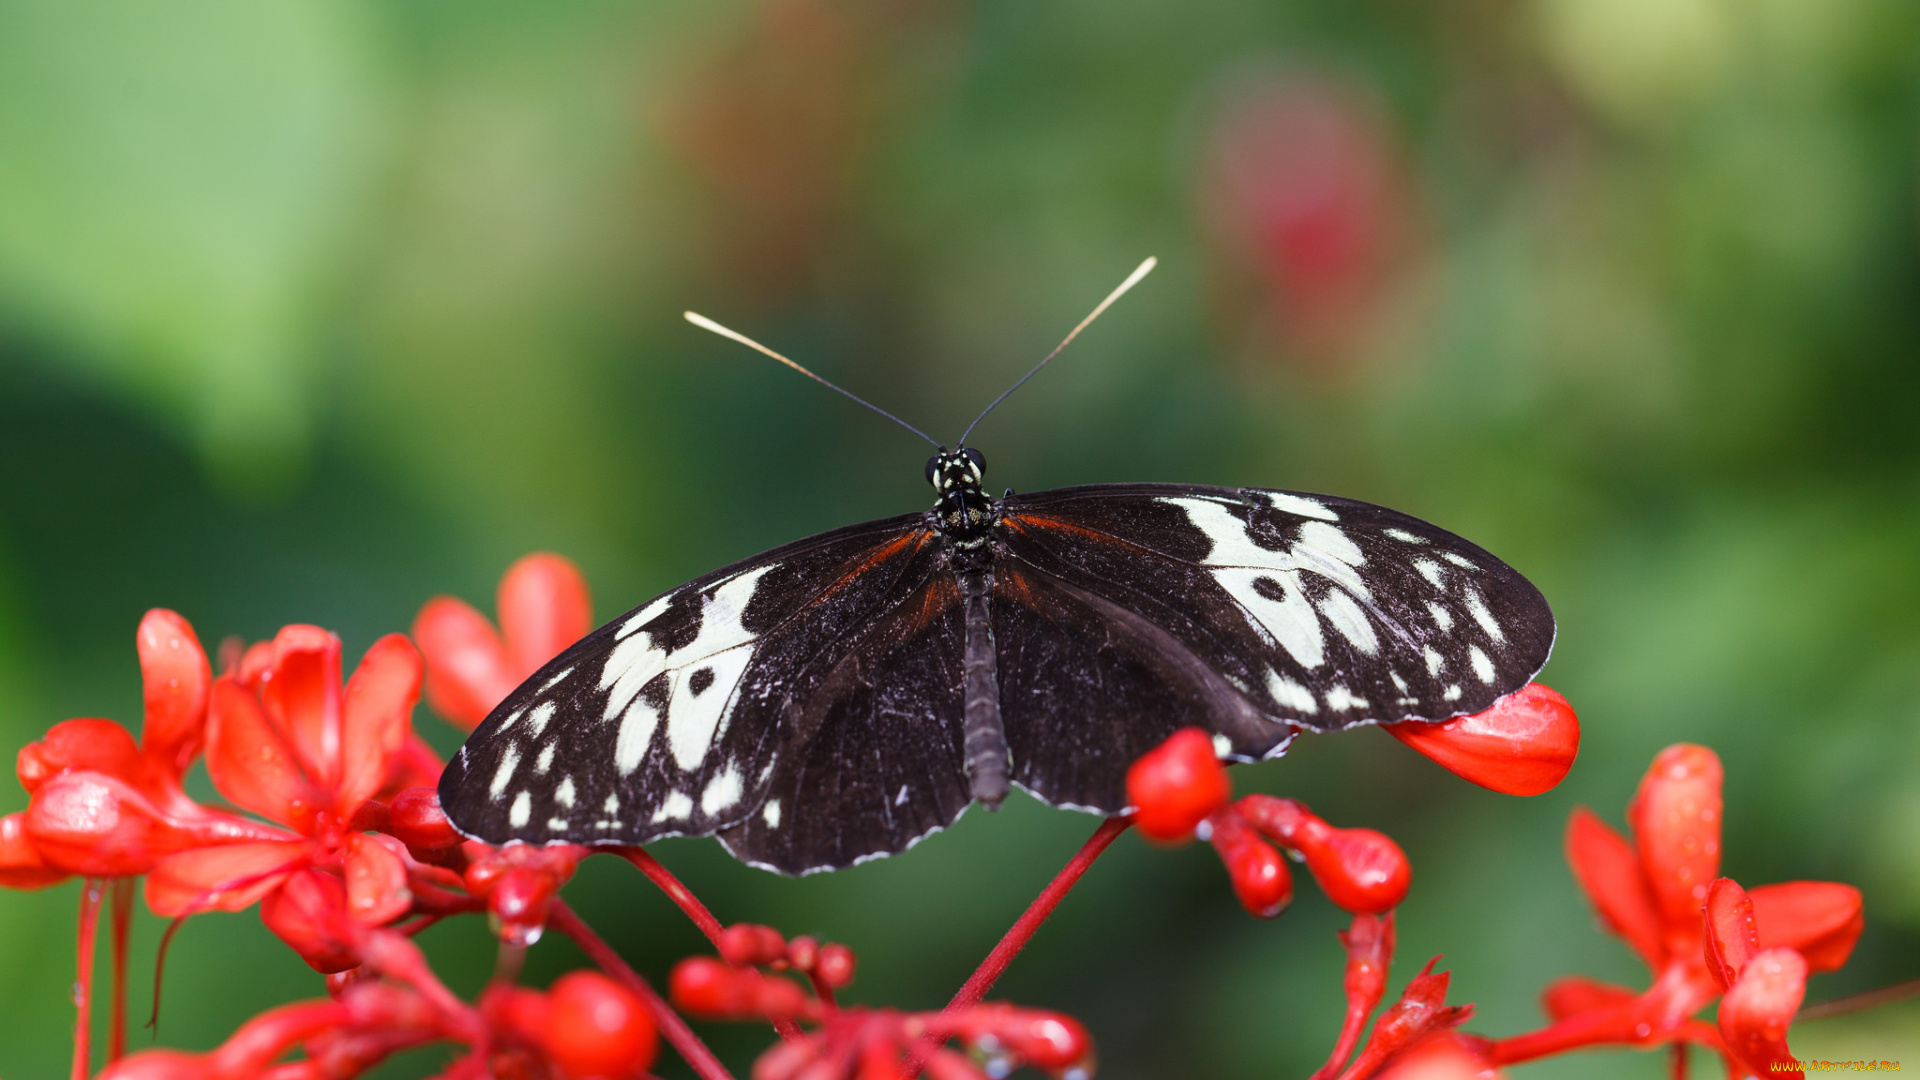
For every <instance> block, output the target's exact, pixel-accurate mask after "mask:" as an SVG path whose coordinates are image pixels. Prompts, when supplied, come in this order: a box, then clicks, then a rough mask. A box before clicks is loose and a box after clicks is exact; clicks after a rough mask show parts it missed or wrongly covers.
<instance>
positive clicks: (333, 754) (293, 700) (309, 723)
mask: <svg viewBox="0 0 1920 1080" xmlns="http://www.w3.org/2000/svg"><path fill="white" fill-rule="evenodd" d="M260 706H261V708H262V709H263V710H264V711H265V713H266V717H267V720H268V721H269V722H270V723H272V725H273V727H274V730H276V731H277V732H279V734H280V737H281V739H283V740H284V741H285V743H286V745H287V746H288V747H289V748H290V749H292V751H293V755H294V762H295V764H297V765H298V767H299V768H300V770H301V771H302V772H304V773H305V774H306V777H307V779H308V780H309V781H310V782H311V783H312V784H313V785H314V786H315V787H316V788H319V789H320V790H322V791H326V792H332V791H334V790H335V789H336V788H338V787H339V784H340V639H339V638H338V637H335V636H334V635H332V634H330V633H328V632H327V631H325V630H322V629H320V628H319V627H317V626H303V625H299V624H295V625H292V626H283V627H281V628H280V632H279V633H278V634H275V635H274V637H273V666H272V667H271V668H269V669H267V671H265V672H264V673H263V674H262V676H261V681H260Z"/></svg>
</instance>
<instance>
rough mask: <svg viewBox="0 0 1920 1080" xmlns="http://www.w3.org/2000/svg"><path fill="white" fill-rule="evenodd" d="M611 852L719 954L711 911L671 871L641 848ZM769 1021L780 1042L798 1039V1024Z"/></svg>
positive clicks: (717, 926)
mask: <svg viewBox="0 0 1920 1080" xmlns="http://www.w3.org/2000/svg"><path fill="white" fill-rule="evenodd" d="M614 851H615V852H616V853H617V854H618V855H619V856H620V857H621V858H623V859H625V860H627V861H628V862H630V863H632V864H633V865H635V866H637V867H639V868H640V872H641V873H643V874H645V875H647V880H648V881H651V882H653V883H654V884H655V885H657V886H659V887H660V891H661V892H663V893H666V894H667V899H669V900H671V901H673V902H674V904H675V905H677V906H678V907H679V908H680V910H681V911H684V912H686V915H687V918H689V919H692V920H693V925H695V926H697V927H699V928H700V932H701V933H703V934H705V935H707V940H708V941H711V942H712V943H713V951H715V952H719V951H720V932H721V929H722V928H721V926H720V920H719V919H716V918H714V917H713V912H711V911H708V910H707V905H705V904H703V903H701V902H700V898H699V897H697V896H695V895H693V890H692V889H689V888H687V887H686V886H685V885H684V884H682V883H681V881H680V879H679V878H677V877H674V876H673V871H671V870H669V869H667V868H666V867H664V866H662V865H660V860H659V859H656V858H654V857H653V856H652V855H649V854H647V849H645V848H640V847H623V848H615V849H614ZM769 1019H770V1020H771V1021H772V1023H773V1030H774V1031H776V1032H778V1033H779V1034H780V1038H781V1040H782V1041H785V1042H792V1041H793V1040H795V1039H797V1038H799V1037H800V1025H799V1024H796V1023H794V1021H793V1019H792V1018H791V1017H786V1016H775V1017H770V1018H769Z"/></svg>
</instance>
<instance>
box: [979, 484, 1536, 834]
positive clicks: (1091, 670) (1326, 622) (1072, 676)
mask: <svg viewBox="0 0 1920 1080" xmlns="http://www.w3.org/2000/svg"><path fill="white" fill-rule="evenodd" d="M996 540H997V544H996V551H995V575H996V582H995V633H996V644H997V645H998V646H999V662H1000V670H1001V688H1002V692H1001V711H1002V715H1003V718H1004V722H1005V725H1006V728H1007V734H1008V742H1009V745H1011V746H1012V747H1013V749H1014V759H1015V765H1014V768H1015V776H1016V779H1018V780H1019V781H1020V782H1021V783H1022V784H1023V786H1026V787H1028V788H1029V789H1030V790H1032V791H1034V792H1035V793H1036V794H1038V795H1040V796H1041V797H1043V798H1046V799H1048V800H1049V801H1052V802H1055V803H1062V804H1070V805H1077V806H1085V807H1089V808H1094V809H1100V810H1105V811H1109V812H1111V811H1116V810H1118V809H1120V808H1121V806H1123V805H1124V803H1125V797H1124V792H1123V791H1122V790H1121V788H1122V783H1123V777H1124V773H1125V767H1126V764H1127V763H1128V762H1130V761H1131V760H1132V759H1133V757H1135V756H1137V755H1138V753H1139V752H1140V751H1142V750H1144V749H1145V748H1146V747H1150V746H1151V745H1153V741H1152V740H1151V739H1146V740H1145V741H1146V746H1145V747H1143V746H1141V745H1139V743H1140V742H1141V741H1143V737H1142V735H1141V734H1140V733H1141V732H1156V733H1159V734H1161V735H1164V734H1165V733H1166V732H1168V731H1171V730H1173V729H1174V728H1177V727H1179V726H1184V724H1185V723H1197V724H1199V725H1200V726H1203V727H1206V728H1209V729H1210V730H1212V731H1214V732H1215V733H1216V735H1217V736H1218V737H1219V738H1218V739H1217V741H1219V742H1220V744H1221V748H1222V750H1223V752H1226V753H1227V754H1228V755H1229V756H1232V757H1236V758H1242V759H1246V758H1257V757H1261V756H1265V755H1267V754H1271V753H1274V752H1277V751H1278V750H1279V749H1280V748H1283V747H1284V745H1285V739H1286V735H1287V733H1288V731H1289V730H1290V728H1292V727H1299V728H1305V729H1311V730H1317V731H1331V730H1337V729H1339V728H1344V727H1350V726H1353V725H1355V724H1362V723H1377V722H1392V721H1399V720H1410V719H1420V720H1443V719H1447V718H1449V717H1453V716H1461V715H1466V714H1470V713H1475V712H1479V711H1481V710H1483V709H1485V708H1487V707H1488V706H1490V705H1492V704H1493V702H1494V701H1495V700H1497V699H1498V698H1500V697H1501V696H1502V695H1505V694H1507V693H1511V692H1512V691H1514V690H1517V689H1519V688H1520V687H1522V686H1525V685H1526V684H1527V682H1528V681H1529V680H1531V679H1532V677H1533V676H1534V675H1535V674H1537V673H1538V672H1539V670H1540V668H1541V667H1542V666H1544V665H1545V663H1546V660H1547V655H1548V652H1549V651H1550V650H1551V648H1552V645H1553V637H1554V622H1553V615H1552V612H1551V611H1550V610H1549V609H1548V607H1547V604H1546V601H1545V599H1544V598H1543V597H1541V595H1540V593H1539V591H1538V590H1537V589H1535V588H1534V587H1533V585H1532V584H1531V583H1530V582H1528V581H1527V580H1526V579H1525V578H1524V577H1522V576H1520V574H1519V573H1517V572H1516V571H1514V570H1513V569H1512V568H1511V567H1509V566H1507V565H1506V564H1505V563H1503V562H1501V561H1500V560H1498V559H1496V558H1494V557H1493V556H1492V555H1490V554H1488V553H1487V552H1486V551H1485V550H1483V549H1481V548H1480V547H1478V546H1476V545H1474V544H1471V543H1469V542H1467V541H1466V540H1463V539H1461V538H1460V537H1457V536H1455V535H1453V534H1452V533H1449V532H1446V531H1445V530H1443V529H1439V528H1436V527H1435V526H1433V525H1430V524H1427V523H1426V522H1423V521H1421V520H1419V519H1417V518H1414V517H1410V516H1408V515H1406V514H1402V513H1399V512H1398V511H1394V510H1389V509H1386V508H1384V507H1379V506H1374V505H1371V504H1369V503H1362V502H1357V501H1355V500H1351V499H1341V498H1335V497H1331V496H1322V495H1306V494H1301V493H1296V492H1283V491H1265V490H1257V489H1239V490H1235V489H1229V488H1214V487H1198V486H1189V485H1172V484H1129V485H1111V486H1094V487H1082V488H1062V489H1058V490H1055V491H1047V492H1039V493H1036V494H1032V495H1013V496H1009V497H1008V498H1007V499H1006V500H1005V501H1004V502H1003V504H1002V507H1001V517H1000V524H999V526H998V527H997V529H996ZM1003 626H1004V627H1005V631H1004V633H1005V638H1006V640H1005V641H1002V640H1001V636H1002V632H1003V631H1002V627H1003ZM1010 650H1011V651H1010ZM1042 657H1053V658H1055V659H1039V658H1042ZM1068 657H1071V658H1073V659H1071V660H1066V659H1065V658H1068ZM1202 672H1209V673H1211V674H1212V675H1214V676H1216V677H1217V681H1209V680H1208V679H1207V678H1206V677H1205V675H1204V674H1202ZM1076 679H1077V680H1079V683H1078V684H1074V680H1076ZM1221 683H1224V684H1225V685H1226V686H1229V687H1231V688H1232V690H1233V691H1234V692H1235V693H1232V694H1229V693H1226V692H1225V691H1224V690H1223V689H1222V687H1221V686H1220V685H1219V684H1221ZM1070 686H1071V689H1069V687H1070ZM1122 686H1125V687H1127V689H1126V691H1125V692H1120V691H1119V689H1118V688H1119V687H1122ZM1049 687H1055V688H1058V689H1059V690H1060V691H1062V692H1055V693H1049V692H1046V689H1047V688H1049ZM1236 698H1237V699H1238V700H1237V701H1236ZM1076 701H1080V702H1086V703H1088V704H1095V705H1097V707H1095V708H1088V707H1083V706H1077V705H1076ZM1249 712H1251V713H1252V714H1255V715H1257V717H1258V719H1253V718H1251V717H1250V716H1249ZM1171 716H1178V717H1180V718H1181V722H1180V723H1172V722H1171V721H1170V720H1169V719H1168V717H1171ZM1055 747H1074V748H1075V749H1074V752H1073V753H1071V754H1066V753H1059V752H1056V751H1055V749H1054V748H1055ZM1092 762H1100V763H1101V764H1098V765H1095V764H1091V763H1092Z"/></svg>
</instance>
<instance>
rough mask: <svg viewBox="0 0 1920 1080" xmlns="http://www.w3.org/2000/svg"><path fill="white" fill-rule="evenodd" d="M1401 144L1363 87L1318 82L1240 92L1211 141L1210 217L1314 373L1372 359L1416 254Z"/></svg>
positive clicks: (1206, 168) (1280, 81) (1204, 182)
mask: <svg viewBox="0 0 1920 1080" xmlns="http://www.w3.org/2000/svg"><path fill="white" fill-rule="evenodd" d="M1397 141H1398V140H1397V138H1396V136H1395V133H1394V129H1393V125H1392V121H1391V119H1390V118H1389V116H1388V114H1387V112H1386V110H1385V109H1383V108H1382V107H1381V105H1380V104H1379V102H1378V101H1377V100H1376V99H1375V97H1374V95H1373V94H1371V93H1370V92H1369V91H1368V90H1367V89H1366V88H1365V87H1363V86H1360V85H1357V84H1355V83H1354V82H1352V81H1350V80H1347V79H1343V78H1336V77H1333V76H1330V75H1327V74H1322V73H1314V72H1293V73H1289V74H1286V75H1282V76H1278V77H1274V76H1268V77H1264V78H1260V79H1257V80H1252V81H1248V82H1245V83H1243V84H1241V85H1240V86H1238V87H1235V88H1233V90H1232V92H1231V93H1230V94H1229V95H1228V97H1227V98H1226V103H1225V105H1224V107H1222V108H1221V109H1220V110H1219V112H1218V114H1217V115H1216V116H1215V118H1214V120H1213V122H1212V125H1211V128H1210V130H1209V131H1208V133H1207V136H1206V146H1205V149H1204V152H1203V153H1204V156H1203V159H1202V164H1201V168H1202V178H1201V184H1200V198H1201V202H1202V206H1201V211H1202V216H1203V217H1204V218H1205V220H1206V223H1207V225H1208V227H1209V230H1210V231H1211V232H1212V234H1213V235H1214V237H1215V239H1216V242H1217V243H1218V245H1219V246H1220V248H1221V250H1222V252H1223V253H1224V254H1225V255H1226V256H1227V257H1228V259H1229V260H1230V261H1232V262H1234V263H1237V264H1239V265H1240V267H1241V268H1242V269H1241V271H1240V272H1241V273H1243V274H1250V275H1251V276H1252V277H1253V278H1254V279H1255V280H1257V281H1258V282H1259V283H1260V290H1259V291H1260V292H1261V293H1262V294H1263V298H1262V299H1261V300H1260V301H1258V306H1259V307H1261V308H1262V309H1265V310H1270V311H1271V312H1272V314H1273V316H1274V321H1275V322H1276V324H1277V329H1278V332H1279V335H1280V338H1281V340H1282V342H1283V343H1284V346H1285V348H1286V352H1287V355H1288V356H1289V358H1291V359H1293V360H1295V361H1297V362H1300V363H1301V364H1303V365H1304V366H1305V367H1307V368H1308V369H1309V370H1313V371H1316V372H1319V373H1322V374H1331V373H1333V372H1335V371H1336V370H1338V369H1340V368H1342V367H1344V366H1346V365H1347V364H1348V363H1349V362H1350V361H1352V360H1354V359H1357V358H1358V354H1359V353H1361V352H1363V351H1365V349H1366V347H1367V345H1368V343H1369V340H1370V339H1371V337H1372V336H1373V335H1374V334H1375V332H1376V331H1377V329H1378V327H1379V324H1380V323H1381V322H1382V320H1381V315H1382V313H1383V311H1384V310H1385V309H1386V307H1387V306H1388V302H1389V300H1390V299H1391V294H1392V293H1393V292H1394V288H1395V279H1396V276H1397V275H1398V274H1399V273H1400V272H1401V271H1402V270H1403V269H1405V268H1406V267H1407V266H1408V265H1409V264H1410V263H1411V262H1412V261H1413V257H1414V256H1415V255H1416V254H1417V252H1418V247H1419V245H1418V233H1419V230H1418V229H1417V227H1416V221H1415V214H1414V211H1413V198H1412V187H1413V183H1412V180H1411V178H1410V177H1409V175H1408V173H1407V169H1406V165H1405V163H1404V162H1403V160H1402V158H1401V154H1400V151H1399V148H1398V146H1397Z"/></svg>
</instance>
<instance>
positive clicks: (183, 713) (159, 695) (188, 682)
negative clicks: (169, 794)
mask: <svg viewBox="0 0 1920 1080" xmlns="http://www.w3.org/2000/svg"><path fill="white" fill-rule="evenodd" d="M134 640H135V641H136V642H137V643H138V645H139V648H140V681H141V686H142V689H143V692H144V696H145V699H146V725H145V726H144V727H143V728H142V729H141V732H140V742H141V746H142V749H143V750H144V751H145V752H146V755H147V757H148V758H149V759H150V760H152V761H154V762H155V763H156V764H158V765H160V766H161V767H163V768H165V769H167V770H168V771H170V772H171V773H172V774H173V775H174V776H175V777H178V776H179V775H180V774H182V773H184V772H186V771H187V766H188V765H190V764H192V763H193V759H194V756H195V755H196V754H198V753H199V752H200V745H201V742H202V740H203V738H204V736H205V733H206V721H207V691H208V688H209V687H210V686H211V685H212V683H213V669H212V668H211V667H210V666H209V665H208V664H207V654H206V651H205V650H203V649H201V647H200V639H199V638H197V637H195V636H194V634H193V627H192V626H191V625H189V624H188V622H187V620H185V619H183V618H181V617H180V616H178V615H176V614H174V613H173V612H171V611H168V610H166V609H165V608H154V609H153V610H152V611H149V612H147V614H146V617H145V618H143V619H141V620H140V629H139V631H138V632H137V633H136V634H135V635H134Z"/></svg>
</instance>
